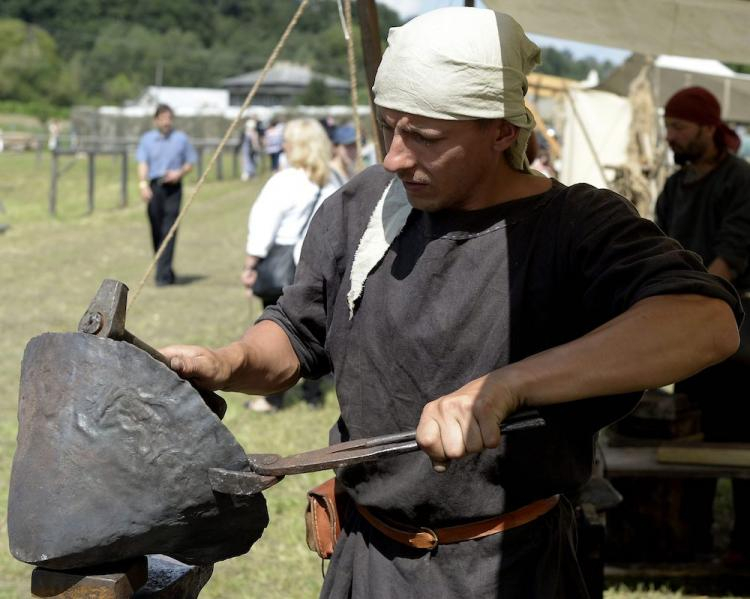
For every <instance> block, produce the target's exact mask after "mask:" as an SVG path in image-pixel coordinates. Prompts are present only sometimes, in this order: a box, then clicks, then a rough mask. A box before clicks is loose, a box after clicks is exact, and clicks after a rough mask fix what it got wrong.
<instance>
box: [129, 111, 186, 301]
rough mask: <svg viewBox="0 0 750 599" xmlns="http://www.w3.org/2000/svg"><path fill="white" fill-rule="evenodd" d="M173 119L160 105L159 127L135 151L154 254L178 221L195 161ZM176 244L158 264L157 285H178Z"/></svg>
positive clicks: (156, 122) (173, 240)
mask: <svg viewBox="0 0 750 599" xmlns="http://www.w3.org/2000/svg"><path fill="white" fill-rule="evenodd" d="M173 120H174V112H173V110H172V109H171V108H170V107H169V106H167V105H166V104H159V106H157V107H156V113H155V115H154V125H155V126H156V128H155V129H152V130H151V131H148V132H146V133H144V134H143V136H142V137H141V140H140V142H139V143H138V149H137V150H136V160H137V161H138V179H139V183H138V188H139V191H140V194H141V198H143V201H144V202H146V204H147V205H148V218H149V221H150V223H151V238H152V241H153V244H154V252H156V251H157V250H158V249H159V247H160V246H161V244H162V242H163V241H164V238H165V237H166V236H167V233H168V232H169V229H170V228H171V227H172V225H173V224H174V222H175V220H176V219H177V215H178V214H179V212H180V202H181V201H182V178H183V177H184V176H185V175H186V174H187V173H189V172H190V171H191V170H192V168H193V164H195V161H196V154H195V149H194V148H193V146H192V145H191V143H190V140H189V139H188V137H187V135H185V133H183V132H182V131H175V130H174V129H173V127H172V122H173ZM174 242H175V238H174V237H173V238H172V239H171V241H170V242H169V244H168V245H167V248H166V250H165V251H164V253H163V254H162V255H161V258H159V261H158V262H157V264H156V285H157V286H163V285H172V284H174V282H175V275H174V271H173V270H172V258H173V256H174Z"/></svg>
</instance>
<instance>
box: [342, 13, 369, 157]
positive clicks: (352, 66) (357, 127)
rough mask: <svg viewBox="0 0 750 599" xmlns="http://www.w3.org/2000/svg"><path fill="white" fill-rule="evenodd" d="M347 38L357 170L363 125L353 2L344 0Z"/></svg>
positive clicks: (344, 20) (360, 153)
mask: <svg viewBox="0 0 750 599" xmlns="http://www.w3.org/2000/svg"><path fill="white" fill-rule="evenodd" d="M340 12H341V0H339V14H340ZM341 26H342V28H343V29H344V38H345V39H346V57H347V60H348V62H349V91H350V93H351V97H352V119H353V120H354V132H355V135H356V136H357V138H356V140H355V143H356V144H357V170H358V171H359V170H362V166H363V165H362V125H361V123H360V121H359V112H358V110H357V105H358V102H357V66H356V63H355V58H354V36H353V35H352V3H351V0H344V19H343V21H342V23H341Z"/></svg>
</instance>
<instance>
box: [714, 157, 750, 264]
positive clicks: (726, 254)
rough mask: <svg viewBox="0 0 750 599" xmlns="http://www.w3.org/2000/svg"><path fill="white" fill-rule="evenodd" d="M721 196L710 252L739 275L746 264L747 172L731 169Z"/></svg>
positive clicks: (749, 228) (749, 254)
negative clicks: (717, 227) (731, 171)
mask: <svg viewBox="0 0 750 599" xmlns="http://www.w3.org/2000/svg"><path fill="white" fill-rule="evenodd" d="M732 175H733V176H731V178H730V180H729V181H727V183H728V185H727V188H726V192H725V197H724V201H725V202H726V203H725V204H724V210H723V213H722V215H721V223H720V225H719V231H718V233H717V235H716V244H715V246H714V248H713V249H714V252H715V254H716V255H717V256H720V257H721V258H723V259H724V260H725V261H726V262H727V264H729V266H730V267H731V268H732V270H734V271H735V273H737V274H739V275H742V274H743V273H745V272H746V271H747V269H748V262H749V261H750V168H743V169H735V171H734V172H733V173H732Z"/></svg>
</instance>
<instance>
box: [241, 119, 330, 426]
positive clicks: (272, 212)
mask: <svg viewBox="0 0 750 599" xmlns="http://www.w3.org/2000/svg"><path fill="white" fill-rule="evenodd" d="M284 153H285V155H286V163H287V166H286V167H285V168H283V169H282V170H280V171H279V172H277V173H276V174H274V175H273V176H272V177H271V178H270V179H269V180H268V182H267V183H266V184H265V185H264V187H263V189H262V190H261V192H260V194H258V197H257V199H256V200H255V203H254V204H253V208H252V210H251V211H250V218H249V220H248V235H247V246H246V254H247V255H246V256H245V267H244V269H243V272H242V283H243V285H244V286H245V288H246V290H247V293H248V295H253V285H255V284H256V281H257V278H258V273H257V271H256V268H257V266H258V264H259V263H260V262H261V260H263V259H264V258H266V257H267V256H268V255H269V252H271V250H272V248H274V251H279V250H280V251H283V252H289V251H291V252H292V255H293V257H294V263H295V264H296V263H297V261H298V260H299V252H300V248H301V246H302V240H303V239H304V236H305V233H307V228H308V226H309V225H310V220H311V219H312V216H313V214H314V213H315V211H316V210H317V209H318V207H319V206H320V205H321V204H322V202H323V200H325V198H327V197H328V196H329V195H331V194H332V193H333V192H334V191H335V190H336V188H337V186H336V185H335V184H334V183H333V182H332V181H331V170H330V167H329V162H330V160H331V153H332V147H331V142H330V141H329V139H328V135H327V134H326V132H325V129H323V127H322V125H321V124H320V123H318V122H317V121H316V120H314V119H295V120H292V121H289V122H288V123H287V124H286V126H285V127H284ZM278 246H283V247H282V248H279V247H278ZM256 287H257V286H256ZM280 295H281V293H280V291H277V292H275V293H272V294H264V295H263V296H261V298H260V299H261V300H262V301H263V307H264V308H265V307H267V306H270V305H273V304H275V303H276V302H277V301H278V299H279V297H280ZM302 387H303V389H302V390H303V396H304V399H305V401H306V402H307V403H309V404H310V405H312V406H316V407H317V406H320V405H321V404H322V397H321V393H320V388H319V386H318V384H317V382H316V381H307V380H306V381H304V383H303V386H302ZM282 405H283V394H279V395H272V396H268V397H266V398H261V399H260V400H256V401H254V402H250V403H249V404H248V407H249V408H250V409H253V410H255V411H262V412H268V411H275V410H278V409H280V408H281V407H282Z"/></svg>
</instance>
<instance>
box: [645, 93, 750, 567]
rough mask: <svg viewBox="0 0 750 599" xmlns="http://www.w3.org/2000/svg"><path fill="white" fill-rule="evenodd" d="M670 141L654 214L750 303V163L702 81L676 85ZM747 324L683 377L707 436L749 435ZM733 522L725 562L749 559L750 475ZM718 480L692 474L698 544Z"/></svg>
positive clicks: (702, 542) (745, 438)
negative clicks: (670, 157)
mask: <svg viewBox="0 0 750 599" xmlns="http://www.w3.org/2000/svg"><path fill="white" fill-rule="evenodd" d="M664 119H665V125H666V130H667V142H668V143H669V145H670V147H671V149H672V151H673V153H674V159H675V162H676V163H677V164H678V165H679V166H680V169H679V170H678V171H677V172H675V173H674V174H673V175H672V176H671V177H669V179H667V182H666V184H665V185H664V190H663V191H662V193H661V195H660V196H659V199H658V200H657V203H656V222H657V223H658V224H659V226H660V227H661V228H662V229H663V230H664V232H665V233H666V234H667V235H669V236H671V237H673V238H674V239H676V240H677V241H679V242H680V243H681V244H682V245H683V246H684V247H685V248H687V249H689V250H692V251H694V252H696V253H697V254H698V255H699V256H700V257H701V258H702V259H703V263H704V264H705V265H706V268H707V269H708V272H710V273H714V274H716V275H719V276H720V277H723V278H724V279H726V280H727V281H730V282H731V283H732V284H733V285H734V286H735V287H736V288H737V290H738V291H739V293H740V294H741V296H742V303H743V305H744V306H745V308H747V307H748V306H750V164H748V163H747V162H746V161H745V160H743V159H742V158H739V157H737V156H736V155H735V152H736V151H737V149H738V148H739V142H740V140H739V137H738V135H737V134H736V133H735V132H734V131H733V130H732V129H731V128H729V127H728V126H727V125H726V124H725V123H724V122H723V121H722V120H721V106H720V105H719V101H718V100H717V99H716V97H715V96H714V95H713V94H712V93H711V92H709V91H708V90H707V89H705V88H702V87H688V88H685V89H682V90H680V91H678V92H677V93H675V94H674V95H673V96H672V97H671V98H670V99H669V101H668V102H667V104H666V106H665V108H664ZM746 325H747V323H745V325H743V327H745V328H743V335H742V349H741V353H740V354H738V355H736V356H733V357H732V358H730V359H729V360H726V361H724V362H722V363H721V364H717V365H716V366H714V367H712V368H708V369H706V370H704V371H703V372H701V373H699V374H698V375H696V376H693V377H690V378H689V379H687V380H685V381H681V382H680V383H678V385H677V387H676V390H677V391H678V392H682V393H686V394H687V395H688V397H689V398H690V399H691V400H693V401H694V402H695V403H696V405H698V406H699V407H700V409H701V426H702V430H703V436H704V439H705V440H706V441H713V442H738V443H740V442H744V443H747V442H750V432H749V429H748V426H747V422H748V420H749V419H750V402H748V401H747V397H748V394H750V370H749V369H748V357H747V356H748V354H750V330H748V329H747V328H746ZM732 489H733V500H734V501H733V503H734V515H735V518H734V527H733V531H732V538H731V545H730V549H729V551H728V553H727V554H726V555H725V556H724V561H725V563H726V564H727V565H730V566H735V567H738V568H749V567H750V480H742V479H734V480H733V481H732ZM715 490H716V480H711V479H706V480H700V481H698V480H696V481H690V491H689V493H688V494H687V497H686V500H689V502H690V505H691V506H692V507H691V512H692V513H691V517H690V522H691V523H692V524H691V531H692V533H693V535H694V546H695V550H696V551H697V552H699V553H709V552H711V551H712V550H713V546H712V543H713V533H712V531H711V525H712V522H713V518H712V513H713V503H714V493H715Z"/></svg>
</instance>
